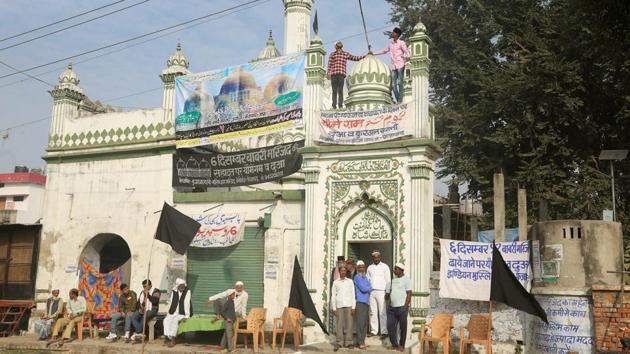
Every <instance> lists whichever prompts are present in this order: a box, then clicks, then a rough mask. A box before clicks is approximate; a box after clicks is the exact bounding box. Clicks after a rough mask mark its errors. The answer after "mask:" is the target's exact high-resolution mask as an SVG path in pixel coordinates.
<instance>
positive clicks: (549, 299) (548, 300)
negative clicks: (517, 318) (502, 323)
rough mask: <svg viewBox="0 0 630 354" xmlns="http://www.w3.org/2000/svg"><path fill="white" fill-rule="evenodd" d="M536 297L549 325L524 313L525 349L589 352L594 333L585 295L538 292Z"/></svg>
mask: <svg viewBox="0 0 630 354" xmlns="http://www.w3.org/2000/svg"><path fill="white" fill-rule="evenodd" d="M536 300H538V303H540V306H542V308H543V309H544V310H545V312H546V313H547V319H548V320H549V324H546V323H544V322H543V321H541V320H540V319H539V318H537V317H533V316H528V317H529V320H530V322H529V323H530V326H531V327H530V331H529V333H531V335H530V336H528V340H527V342H526V349H529V350H528V351H527V352H532V353H534V352H535V353H549V354H566V353H569V352H574V353H593V349H594V348H593V344H594V343H593V342H594V339H593V338H594V337H595V334H594V333H593V325H592V323H593V320H592V308H591V305H590V304H589V298H588V297H578V296H547V295H538V296H536Z"/></svg>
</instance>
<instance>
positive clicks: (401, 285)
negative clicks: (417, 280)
mask: <svg viewBox="0 0 630 354" xmlns="http://www.w3.org/2000/svg"><path fill="white" fill-rule="evenodd" d="M394 275H395V276H394V279H392V288H391V293H390V294H389V301H390V302H389V307H388V308H387V328H388V329H389V342H390V343H391V344H392V349H394V350H398V351H401V352H402V351H404V350H405V341H406V339H407V316H408V314H409V306H411V289H412V288H411V279H409V278H408V277H407V276H405V265H404V264H402V263H396V265H395V266H394ZM398 329H400V336H399V335H398ZM399 338H400V339H399Z"/></svg>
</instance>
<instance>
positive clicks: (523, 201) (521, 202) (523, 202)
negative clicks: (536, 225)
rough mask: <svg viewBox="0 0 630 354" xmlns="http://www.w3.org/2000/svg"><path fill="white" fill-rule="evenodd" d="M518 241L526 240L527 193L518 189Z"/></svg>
mask: <svg viewBox="0 0 630 354" xmlns="http://www.w3.org/2000/svg"><path fill="white" fill-rule="evenodd" d="M518 240H519V241H525V240H527V191H526V190H525V189H523V188H519V189H518Z"/></svg>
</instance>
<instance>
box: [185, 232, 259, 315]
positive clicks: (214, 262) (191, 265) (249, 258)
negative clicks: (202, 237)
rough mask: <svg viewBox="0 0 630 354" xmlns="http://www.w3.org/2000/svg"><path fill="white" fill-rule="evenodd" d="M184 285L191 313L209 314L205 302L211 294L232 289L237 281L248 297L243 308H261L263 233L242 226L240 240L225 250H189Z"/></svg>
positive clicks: (210, 308)
mask: <svg viewBox="0 0 630 354" xmlns="http://www.w3.org/2000/svg"><path fill="white" fill-rule="evenodd" d="M187 258H188V259H187V268H188V269H187V277H188V286H189V287H190V290H191V291H192V302H193V309H194V313H195V314H208V313H212V312H213V309H212V307H211V306H210V307H207V306H206V303H207V301H208V298H209V297H210V296H211V295H214V294H216V293H219V292H221V291H224V290H226V289H231V288H234V283H236V282H237V281H238V280H240V281H242V282H243V283H245V291H247V293H248V294H249V300H248V302H247V309H248V312H249V309H251V308H252V307H263V294H264V287H263V273H264V265H263V263H264V258H265V243H264V234H263V231H262V230H261V229H258V228H254V227H246V228H245V235H244V238H243V240H242V241H241V242H240V243H239V244H237V245H235V246H231V247H225V248H193V247H191V248H189V249H188V257H187Z"/></svg>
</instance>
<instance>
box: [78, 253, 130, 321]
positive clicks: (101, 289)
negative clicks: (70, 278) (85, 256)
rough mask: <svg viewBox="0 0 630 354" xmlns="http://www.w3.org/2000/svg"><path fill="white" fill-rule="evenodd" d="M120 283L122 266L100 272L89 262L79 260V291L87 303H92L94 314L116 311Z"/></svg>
mask: <svg viewBox="0 0 630 354" xmlns="http://www.w3.org/2000/svg"><path fill="white" fill-rule="evenodd" d="M120 284H122V268H118V269H115V270H112V271H111V272H109V273H100V272H99V271H98V269H95V268H93V267H92V265H91V264H90V263H88V262H86V261H84V260H81V269H80V270H79V292H80V294H81V296H83V297H84V298H85V300H86V301H87V302H88V303H89V304H94V312H93V313H94V314H95V315H100V314H110V313H114V312H116V311H118V300H119V298H120Z"/></svg>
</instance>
